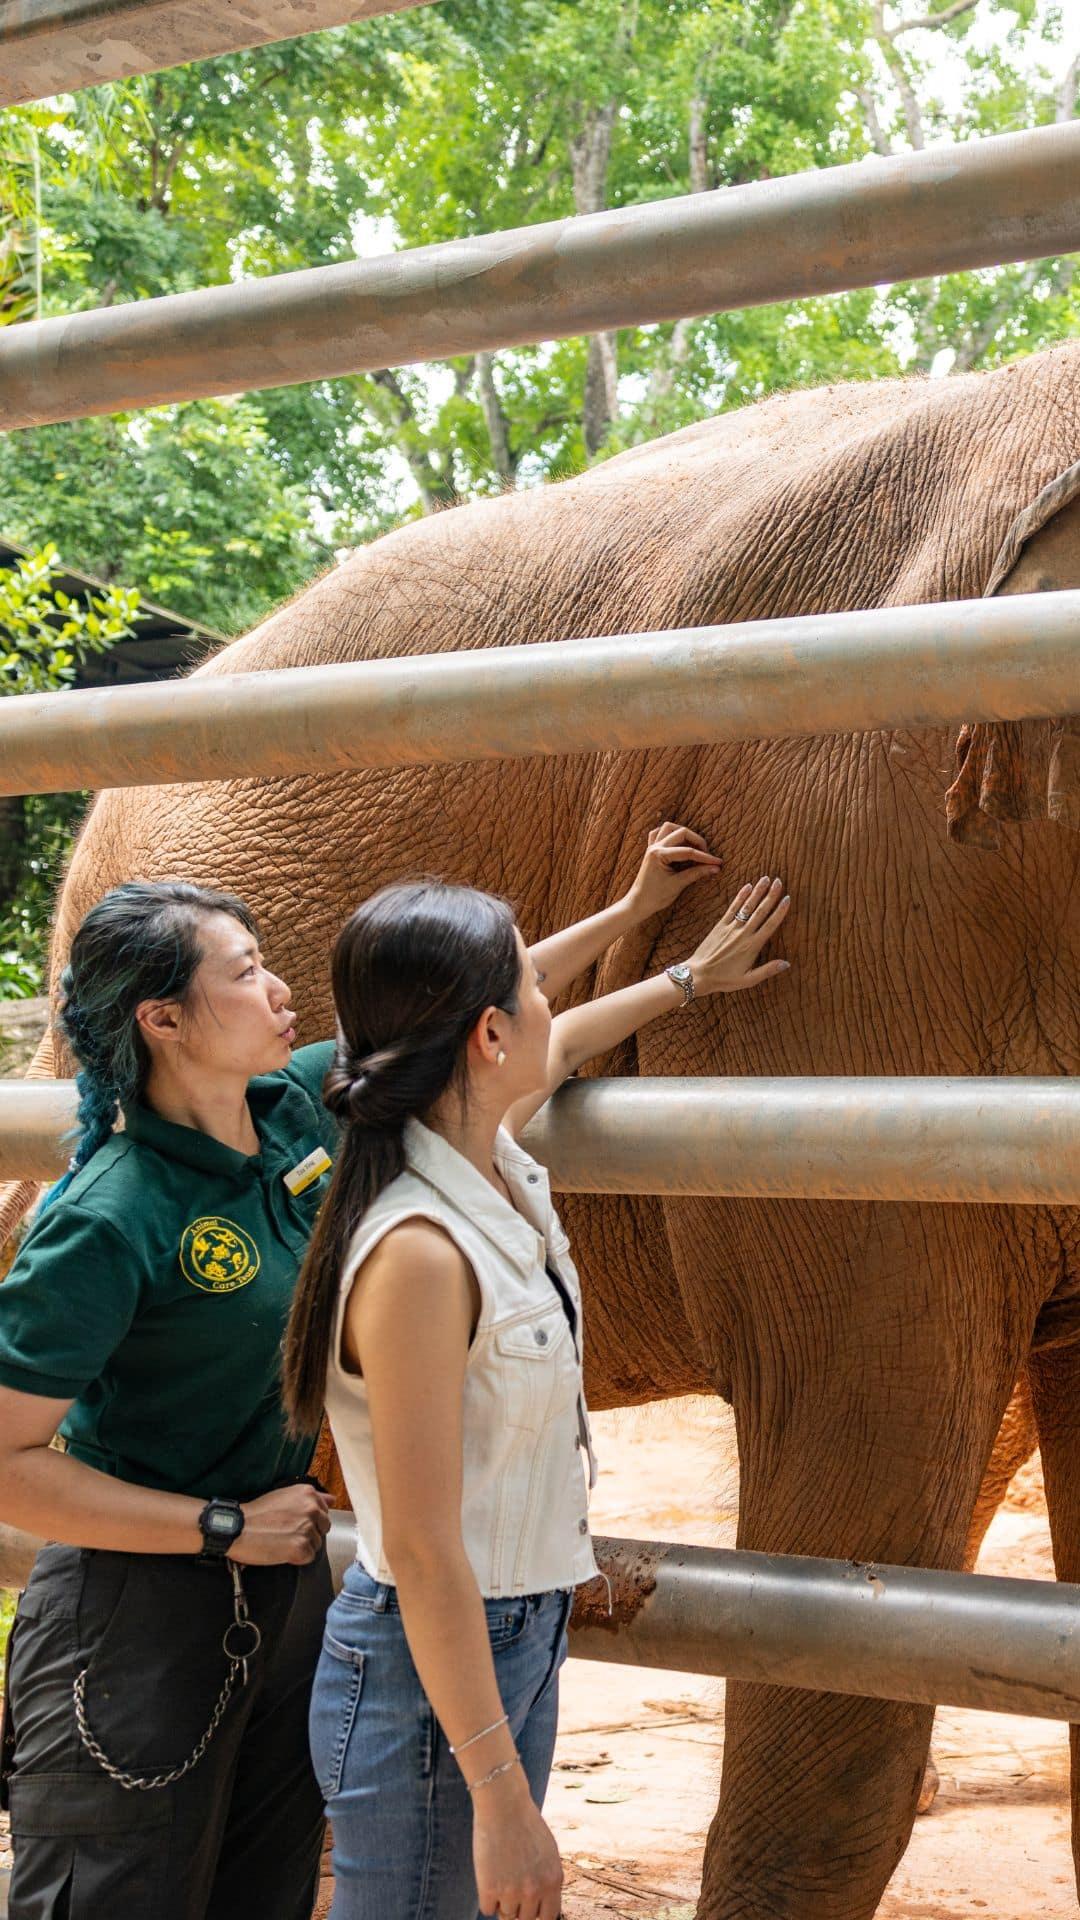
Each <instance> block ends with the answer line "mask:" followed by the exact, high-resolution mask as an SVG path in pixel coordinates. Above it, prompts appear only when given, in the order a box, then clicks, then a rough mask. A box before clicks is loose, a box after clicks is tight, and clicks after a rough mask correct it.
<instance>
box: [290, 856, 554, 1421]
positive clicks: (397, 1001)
mask: <svg viewBox="0 0 1080 1920" xmlns="http://www.w3.org/2000/svg"><path fill="white" fill-rule="evenodd" d="M514 928H515V923H514V915H513V912H512V911H511V909H510V907H509V906H508V905H507V903H506V901H505V900H497V899H495V898H493V896H492V895H491V894H487V893H479V892H477V891H476V890H475V889H474V888H472V887H451V886H445V885H443V884H442V883H441V882H438V881H429V880H425V881H418V882H415V883H412V884H408V885H401V886H393V887H384V888H383V890H382V892H381V893H377V894H375V895H374V896H373V898H372V899H370V900H367V901H365V902H364V905H363V906H362V907H359V908H358V909H357V911H356V912H355V913H354V914H353V915H352V918H351V919H350V920H349V921H347V923H346V925H345V926H344V927H343V928H342V931H341V933H340V935H339V937H338V940H337V944H336V946H335V948H334V954H333V961H332V965H331V977H332V982H333V991H334V1005H335V1007H336V1009H337V1018H338V1045H337V1050H336V1054H335V1057H334V1063H333V1065H332V1067H331V1068H330V1071H329V1073H328V1074H327V1076H326V1080H325V1082H324V1084H323V1101H324V1103H325V1105H326V1106H327V1107H328V1109H329V1111H330V1112H331V1113H332V1114H334V1115H335V1116H336V1118H337V1119H338V1120H340V1121H341V1122H342V1125H343V1129H344V1133H343V1139H342V1143H341V1148H340V1151H339V1153H338V1156H337V1161H336V1164H335V1167H334V1174H333V1178H332V1180H331V1182H330V1189H329V1192H328V1193H327V1196H326V1199H325V1200H324V1201H323V1204H322V1207H321V1209H320V1212H319V1218H318V1222H317V1224H316V1227H315V1232H314V1234H313V1235H312V1239H311V1242H310V1244H309V1247H308V1252H307V1258H306V1259H305V1261H304V1265H303V1269H302V1271H301V1274H300V1280H299V1283H298V1286H297V1289H296V1293H295V1295H294V1297H293V1306H292V1313H291V1315H290V1318H289V1325H288V1330H287V1332H286V1335H285V1363H284V1368H283V1376H282V1377H283V1384H284V1393H285V1405H286V1408H287V1410H288V1414H289V1421H290V1425H291V1427H292V1430H293V1432H294V1433H303V1432H313V1431H314V1430H315V1428H316V1427H317V1426H318V1424H319V1421H320V1419H321V1417H322V1407H323V1400H324V1398H325V1392H326V1369H327V1365H328V1362H329V1358H330V1338H331V1333H332V1329H333V1323H334V1307H335V1302H336V1300H337V1292H338V1283H339V1280H340V1277H341V1270H342V1267H343V1265H344V1262H345V1258H346V1254H347V1252H348V1248H349V1242H350V1241H351V1239H352V1236H353V1234H354V1233H355V1231H356V1228H357V1226H358V1225H359V1222H360V1220H361V1218H362V1216H363V1215H364V1214H365V1213H366V1212H367V1209H368V1208H369V1207H370V1206H371V1205H372V1202H373V1201H374V1200H376V1199H377V1198H378V1196H379V1194H380V1193H381V1192H382V1190H383V1188H384V1187H386V1186H389V1184H390V1182H391V1180H395V1179H396V1178H397V1176H398V1174H399V1173H401V1171H402V1169H403V1168H404V1165H405V1147H404V1134H405V1125H406V1122H407V1121H408V1120H410V1119H413V1118H416V1119H421V1118H422V1117H423V1116H424V1114H426V1113H427V1112H428V1111H429V1109H430V1108H431V1107H432V1106H433V1105H434V1103H435V1102H436V1100H438V1099H439V1097H440V1095H441V1094H443V1093H445V1092H446V1091H447V1089H448V1088H449V1087H451V1086H453V1085H455V1084H457V1085H459V1086H461V1087H462V1088H464V1079H465V1059H466V1055H465V1043H466V1040H467V1038H468V1035H469V1033H470V1031H471V1029H472V1028H473V1027H474V1026H475V1024H476V1022H477V1020H478V1019H479V1018H480V1015H481V1014H482V1013H483V1011H484V1009H485V1007H491V1006H496V1007H502V1008H503V1009H504V1010H505V1011H506V1012H507V1013H516V1011H517V1006H518V987H519V984H520V975H521V959H520V952H519V948H518V944H517V939H516V937H515V930H514Z"/></svg>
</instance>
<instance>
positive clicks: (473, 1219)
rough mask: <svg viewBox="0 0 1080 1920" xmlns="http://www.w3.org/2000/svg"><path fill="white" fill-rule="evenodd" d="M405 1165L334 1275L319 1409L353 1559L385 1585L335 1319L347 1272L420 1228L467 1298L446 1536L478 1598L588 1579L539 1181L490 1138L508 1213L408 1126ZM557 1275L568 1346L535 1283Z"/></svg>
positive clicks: (471, 1171) (585, 1430) (575, 1363)
mask: <svg viewBox="0 0 1080 1920" xmlns="http://www.w3.org/2000/svg"><path fill="white" fill-rule="evenodd" d="M405 1152H406V1159H407V1165H406V1168H405V1171H404V1172H403V1173H401V1174H400V1175H399V1176H398V1178H397V1179H396V1180H394V1181H392V1182H391V1184H390V1186H388V1187H387V1188H386V1189H385V1190H384V1191H383V1192H382V1193H381V1194H380V1195H379V1197H378V1199H377V1200H376V1201H375V1203H374V1205H373V1206H372V1207H369V1209H368V1211H367V1212H366V1213H365V1215H364V1217H363V1219H362V1220H361V1221H360V1224H359V1226H358V1227H357V1229H356V1232H355V1233H354V1235H353V1238H352V1240H351V1242H350V1245H349V1251H348V1254H347V1256H346V1260H345V1265H344V1269H343V1271H342V1275H341V1282H340V1290H339V1295H338V1305H337V1313H336V1315H335V1320H334V1333H333V1343H332V1346H331V1357H330V1366H329V1371H328V1375H327V1383H326V1411H327V1415H328V1418H329V1421H330V1427H331V1431H332V1433H333V1436H334V1444H335V1446H336V1447H337V1452H338V1458H339V1460H340V1462H341V1471H342V1474H343V1476H344V1480H345V1485H346V1487H347V1489H348V1493H349V1498H350V1500H351V1502H352V1506H353V1510H354V1512H355V1514H356V1557H357V1559H358V1560H359V1562H360V1564H361V1565H362V1566H363V1568H364V1569H365V1571H366V1572H367V1573H368V1574H369V1575H370V1576H371V1578H372V1579H374V1580H380V1581H386V1582H388V1583H391V1584H392V1583H393V1580H394V1575H393V1570H392V1568H391V1567H390V1566H389V1565H388V1563H387V1560H386V1556H385V1554H384V1552H383V1539H382V1515H381V1511H380V1507H379V1491H378V1485H377V1482H376V1478H375V1456H374V1449H373V1446H372V1435H371V1420H370V1415H369V1412H368V1397H367V1388H366V1386H365V1383H364V1381H363V1380H362V1379H361V1378H359V1377H358V1376H357V1375H356V1374H354V1373H349V1372H347V1371H346V1370H345V1368H344V1367H343V1366H342V1365H341V1330H342V1322H343V1319H344V1313H345V1305H346V1302H347V1300H348V1297H349V1293H350V1291H351V1288H352V1285H353V1281H354V1280H355V1278H356V1274H357V1272H358V1270H359V1268H360V1267H361V1265H362V1264H363V1262H364V1261H365V1260H366V1259H367V1257H368V1255H369V1254H370V1253H371V1252H372V1251H373V1250H374V1248H375V1247H376V1246H377V1245H378V1243H379V1241H380V1240H381V1239H382V1238H383V1236H384V1235H385V1234H386V1233H388V1232H389V1231H390V1229H391V1227H395V1226H399V1225H400V1224H401V1222H402V1221H404V1220H412V1219H417V1218H421V1219H425V1220H432V1221H435V1222H436V1223H437V1224H438V1225H439V1226H440V1227H441V1228H442V1229H443V1230H444V1232H446V1233H447V1234H449V1236H450V1238H451V1239H452V1240H453V1241H454V1243H455V1245H456V1246H457V1247H458V1248H459V1249H460V1251H461V1252H462V1253H463V1254H464V1256H465V1258H466V1260H467V1261H468V1262H469V1265H470V1267H471V1268H472V1271H473V1273H474V1274H475V1276H476V1282H477V1286H478V1287H479V1290H480V1317H479V1320H478V1322H477V1326H476V1332H475V1334H474V1336H473V1340H472V1344H471V1346H470V1348H469V1353H468V1358H467V1361H466V1367H465V1383H464V1407H463V1428H462V1433H463V1446H464V1454H463V1483H462V1501H461V1530H462V1539H463V1542H464V1546H465V1552H466V1554H467V1556H468V1559H469V1563H470V1565H471V1567H472V1569H473V1572H474V1573H475V1575H476V1579H477V1582H478V1584H479V1587H480V1591H481V1593H482V1594H483V1595H484V1596H485V1598H495V1597H496V1596H500V1595H508V1594H517V1593H546V1592H549V1591H550V1590H551V1589H552V1588H554V1587H573V1586H577V1585H579V1584H580V1583H581V1582H582V1581H585V1580H591V1579H593V1578H594V1577H595V1576H596V1574H597V1566H596V1561H595V1559H594V1558H593V1550H592V1540H591V1537H590V1533H589V1522H588V1514H587V1509H588V1497H589V1489H590V1488H591V1487H592V1485H593V1483H594V1482H595V1478H596V1463H595V1459H594V1456H593V1451H592V1441H591V1437H590V1433H589V1419H588V1413H587V1411H586V1407H585V1394H584V1389H583V1386H582V1378H581V1360H580V1353H581V1337H582V1335H581V1286H580V1283H579V1281H578V1276H577V1270H576V1268H575V1266H574V1263H573V1261H572V1260H571V1258H570V1249H569V1243H568V1241H567V1238H566V1235H565V1233H564V1232H563V1230H562V1227H561V1226H560V1224H559V1219H558V1215H557V1214H556V1213H555V1210H554V1208H553V1207H552V1204H551V1189H550V1187H549V1185H548V1177H547V1174H546V1173H545V1171H544V1169H543V1167H541V1166H539V1165H538V1164H537V1162H536V1161H535V1160H533V1159H531V1158H530V1156H529V1155H528V1154H527V1153H526V1152H525V1151H524V1150H523V1148H521V1147H519V1146H518V1145H517V1143H516V1141H514V1140H513V1139H512V1138H511V1136H510V1134H508V1133H507V1132H506V1131H505V1130H504V1129H502V1128H500V1130H499V1133H498V1136H497V1139H496V1143H495V1155H494V1157H495V1164H496V1166H497V1167H498V1169H499V1172H500V1173H501V1174H502V1177H503V1179H504V1180H505V1182H506V1184H507V1187H508V1188H509V1190H510V1192H511V1194H512V1195H513V1197H514V1205H513V1206H511V1205H510V1204H509V1202H508V1201H507V1200H505V1199H504V1198H503V1196H502V1195H501V1194H500V1193H498V1192H497V1191H496V1189H495V1188H494V1187H493V1186H492V1184H491V1182H490V1181H489V1180H485V1178H484V1176H483V1174H481V1173H480V1172H479V1171H478V1170H477V1168H476V1167H474V1166H473V1165H472V1164H471V1162H470V1161H468V1160H466V1159H465V1158H464V1156H463V1155H462V1154H460V1153H458V1152H457V1150H456V1149H455V1148H454V1147H451V1146H450V1145H449V1143H448V1142H447V1141H446V1140H444V1139H443V1138H442V1136H441V1135H440V1134H437V1133H433V1132H432V1131H431V1130H430V1128H428V1127H425V1126H422V1125H421V1124H420V1122H419V1121H417V1120H411V1121H409V1123H408V1126H407V1128H406V1133H405ZM548 1266H550V1267H551V1268H552V1269H553V1270H554V1271H555V1272H556V1273H557V1274H558V1276H559V1278H560V1280H561V1281H562V1283H563V1286H564V1287H565V1289H566V1292H567V1294H568V1296H569V1298H570V1301H571V1302H572V1304H573V1307H574V1310H575V1312H576V1315H577V1333H576V1338H575V1335H574V1334H573V1333H572V1332H571V1328H570V1323H569V1319H568V1316H567V1313H566V1310H565V1307H564V1304H563V1302H562V1300H561V1299H560V1297H559V1293H558V1291H557V1289H556V1287H555V1285H554V1283H553V1281H552V1279H551V1276H550V1274H549V1273H548V1272H547V1271H546V1269H547V1267H548Z"/></svg>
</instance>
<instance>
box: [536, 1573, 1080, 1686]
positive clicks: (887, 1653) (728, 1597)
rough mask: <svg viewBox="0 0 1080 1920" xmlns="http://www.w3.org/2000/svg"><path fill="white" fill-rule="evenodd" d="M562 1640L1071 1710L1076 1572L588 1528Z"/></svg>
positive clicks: (701, 1665)
mask: <svg viewBox="0 0 1080 1920" xmlns="http://www.w3.org/2000/svg"><path fill="white" fill-rule="evenodd" d="M596 1551H597V1560H598V1562H599V1564H600V1565H601V1566H602V1567H603V1568H604V1570H605V1572H606V1573H607V1574H608V1576H609V1578H610V1580H611V1582H612V1589H613V1597H614V1607H613V1612H612V1616H611V1618H610V1619H609V1618H608V1617H607V1612H606V1609H607V1593H606V1590H605V1589H604V1588H603V1587H602V1585H601V1583H600V1582H599V1581H594V1582H592V1583H591V1585H590V1586H589V1587H587V1588H584V1589H582V1590H580V1591H579V1595H578V1600H577V1602H576V1604H575V1609H574V1622H575V1623H576V1630H575V1631H573V1632H572V1636H571V1642H570V1645H571V1651H572V1652H573V1653H574V1654H575V1655H576V1656H577V1657H578V1659H584V1660H613V1661H617V1662H618V1663H619V1664H620V1665H627V1666H641V1667H665V1668H669V1667H674V1668H676V1669H678V1670H679V1671H680V1672H682V1673H708V1674H717V1675H721V1674H722V1675H724V1676H725V1677H726V1678H727V1679H729V1680H750V1681H755V1682H759V1683H761V1684H765V1685H768V1686H779V1687H805V1688H807V1689H809V1690H810V1691H812V1692H823V1693H850V1694H858V1695H860V1696H862V1697H864V1698H868V1699H876V1700H912V1701H917V1702H918V1701H921V1702H924V1703H926V1704H941V1705H943V1706H953V1707H977V1708H980V1709H982V1710H983V1711H985V1712H989V1713H1022V1714H1031V1715H1033V1716H1035V1717H1037V1718H1041V1719H1046V1720H1080V1587H1075V1586H1065V1585H1062V1584H1059V1583H1058V1582H1056V1581H1052V1580H1005V1579H1001V1578H998V1577H996V1576H995V1577H994V1578H992V1579H991V1578H988V1577H987V1576H985V1575H980V1574H971V1573H938V1572H931V1571H927V1570H926V1569H924V1568H922V1567H889V1566H877V1565H865V1564H860V1563H857V1562H854V1561H850V1560H814V1559H799V1558H796V1557H794V1556H792V1555H787V1554H777V1553H741V1552H739V1553H733V1552H729V1551H726V1550H722V1549H719V1548H706V1547H687V1546H681V1545H678V1544H675V1543H671V1542H663V1541H656V1540H605V1539H598V1540H597V1542H596Z"/></svg>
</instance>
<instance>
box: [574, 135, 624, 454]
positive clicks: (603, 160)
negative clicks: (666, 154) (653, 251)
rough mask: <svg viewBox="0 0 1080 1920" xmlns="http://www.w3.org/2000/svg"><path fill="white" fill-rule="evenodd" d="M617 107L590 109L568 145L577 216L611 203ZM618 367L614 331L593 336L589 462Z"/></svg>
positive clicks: (585, 419)
mask: <svg viewBox="0 0 1080 1920" xmlns="http://www.w3.org/2000/svg"><path fill="white" fill-rule="evenodd" d="M615 113H616V103H615V101H614V100H609V101H607V102H606V103H605V105H604V106H602V107H590V108H589V109H588V111H587V112H586V114H585V118H584V121H583V123H582V126H581V130H580V132H579V133H576V134H575V135H574V137H573V138H572V140H571V142H570V164H571V167H572V169H573V176H574V207H575V209H576V211H577V212H578V213H600V212H601V211H602V210H603V208H604V207H605V206H606V204H607V171H608V161H609V159H610V157H611V133H612V128H613V127H614V125H615ZM618 387H619V367H618V355H617V351H616V341H615V335H614V334H613V333H594V334H593V336H592V338H591V339H590V341H589V357H588V361H587V363H586V367H585V400H584V406H583V409H582V430H583V433H584V437H585V450H586V452H587V453H588V455H589V458H590V460H591V459H592V458H593V456H594V454H596V453H598V452H599V450H600V448H601V447H602V446H603V444H604V441H605V439H606V438H607V434H608V430H609V428H610V427H611V424H612V422H613V420H614V419H615V416H616V413H617V411H618V404H619V400H618Z"/></svg>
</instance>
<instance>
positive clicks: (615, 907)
mask: <svg viewBox="0 0 1080 1920" xmlns="http://www.w3.org/2000/svg"><path fill="white" fill-rule="evenodd" d="M720 865H721V863H720V861H719V860H718V859H717V857H716V855H715V854H714V853H710V852H709V849H708V847H707V846H706V844H705V842H704V840H703V839H702V837H701V835H700V833H692V832H691V830H690V828H689V827H682V826H679V825H677V824H676V823H675V822H674V821H671V820H665V821H664V824H663V826H661V827H654V828H653V831H652V832H651V833H650V835H649V841H648V845H647V847H646V849H645V857H644V859H643V860H642V862H641V865H640V867H639V868H638V871H637V875H636V877H635V880H634V883H633V885H632V887H631V888H630V889H629V891H628V892H627V893H625V894H624V895H623V897H622V899H621V900H616V901H614V902H613V903H612V905H611V906H610V907H605V908H604V909H603V911H602V912H600V913H594V914H592V915H591V917H590V918H589V919H588V920H579V921H578V922H577V923H576V925H575V926H572V927H566V928H565V929H564V930H563V932H562V933H553V934H550V935H549V936H548V938H547V939H546V940H538V941H537V943H536V945H535V947H530V948H529V958H530V959H531V960H532V963H533V965H534V967H535V968H536V970H537V972H538V973H540V974H541V975H542V976H543V978H542V981H541V985H542V987H543V990H544V995H545V998H546V999H548V1000H554V999H555V998H556V997H557V996H558V995H559V994H560V993H561V992H562V990H563V988H564V987H568V986H569V985H570V982H571V981H572V980H576V979H577V976H578V974H579V973H584V971H585V969H586V967H590V966H591V965H592V963H593V961H594V960H598V959H599V957H600V955H601V954H602V953H606V952H607V949H608V947H610V946H611V945H612V943H613V941H615V940H618V939H619V937H620V935H622V934H624V933H628V932H629V931H630V929H631V927H636V926H640V924H641V922H642V921H643V920H649V919H651V918H652V916H653V914H654V913H662V912H663V911H664V909H665V908H667V907H670V905H671V904H672V901H674V900H677V899H678V897H679V895H680V893H682V892H684V890H685V889H686V888H687V887H689V886H693V885H694V884H695V883H696V882H697V881H699V880H707V879H708V878H709V876H710V874H715V873H718V872H719V871H720Z"/></svg>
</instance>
